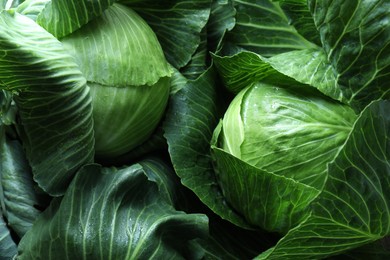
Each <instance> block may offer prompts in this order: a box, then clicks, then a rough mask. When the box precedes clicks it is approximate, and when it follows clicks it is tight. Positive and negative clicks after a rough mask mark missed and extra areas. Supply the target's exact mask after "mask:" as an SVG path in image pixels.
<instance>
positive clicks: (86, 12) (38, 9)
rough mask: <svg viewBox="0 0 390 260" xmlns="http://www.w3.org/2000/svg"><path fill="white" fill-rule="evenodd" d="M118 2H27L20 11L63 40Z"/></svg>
mask: <svg viewBox="0 0 390 260" xmlns="http://www.w3.org/2000/svg"><path fill="white" fill-rule="evenodd" d="M115 1H116V0H77V1H76V0H27V1H25V2H24V3H23V4H22V5H21V6H20V7H18V9H17V10H18V11H19V12H21V13H23V14H26V15H27V16H29V17H31V18H33V19H34V20H35V21H36V22H37V23H38V24H39V25H40V26H42V27H43V28H44V29H46V31H48V32H49V33H51V34H52V35H54V36H55V37H56V38H62V37H64V36H66V35H68V34H71V33H72V32H74V31H76V30H77V29H79V28H81V27H82V26H83V25H84V24H87V23H88V22H89V21H91V20H93V19H94V18H96V17H99V16H100V15H101V14H102V13H103V12H104V10H105V9H107V8H108V7H109V6H111V5H112V4H113V3H114V2H115Z"/></svg>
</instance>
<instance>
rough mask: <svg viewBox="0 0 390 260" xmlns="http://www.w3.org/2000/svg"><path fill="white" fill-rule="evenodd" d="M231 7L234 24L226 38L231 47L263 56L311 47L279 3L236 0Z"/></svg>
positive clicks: (311, 44)
mask: <svg viewBox="0 0 390 260" xmlns="http://www.w3.org/2000/svg"><path fill="white" fill-rule="evenodd" d="M234 7H235V9H236V11H237V13H236V23H235V26H234V28H233V30H231V31H230V32H229V33H228V34H227V38H226V42H227V43H229V44H231V45H233V46H237V47H240V48H243V49H244V50H248V51H253V52H255V53H258V54H260V55H262V56H265V57H270V56H273V55H276V54H279V53H283V52H287V51H291V50H301V49H306V48H310V47H313V46H314V44H313V43H311V42H309V41H308V40H306V39H305V38H304V37H303V36H302V35H300V34H299V33H298V31H297V30H296V29H295V28H294V26H293V25H291V24H290V21H289V18H288V17H287V15H286V14H285V13H284V11H283V10H282V8H281V7H280V6H279V3H278V2H274V1H270V0H266V1H255V2H253V1H247V0H235V1H234ZM226 48H227V49H229V48H231V47H229V46H228V45H227V46H226ZM231 54H235V53H230V55H231Z"/></svg>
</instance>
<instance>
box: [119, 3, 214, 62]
mask: <svg viewBox="0 0 390 260" xmlns="http://www.w3.org/2000/svg"><path fill="white" fill-rule="evenodd" d="M120 3H123V4H127V5H128V6H130V7H131V8H132V9H134V10H135V11H137V13H139V14H140V15H141V16H142V18H144V19H145V20H146V22H147V23H148V24H149V25H150V27H152V29H153V31H154V32H155V33H156V34H157V37H158V39H159V41H160V43H161V46H162V48H163V50H164V53H165V56H166V58H167V60H168V62H169V63H170V64H172V65H173V66H174V67H175V68H177V69H180V68H182V67H184V66H185V65H187V64H188V63H189V62H190V60H191V57H192V56H193V54H194V53H195V51H196V50H197V48H198V46H199V44H200V43H201V37H200V34H201V31H202V30H203V28H204V27H205V25H206V23H207V21H208V19H209V15H210V5H211V0H197V1H192V0H164V1H155V0H142V1H134V0H121V1H120Z"/></svg>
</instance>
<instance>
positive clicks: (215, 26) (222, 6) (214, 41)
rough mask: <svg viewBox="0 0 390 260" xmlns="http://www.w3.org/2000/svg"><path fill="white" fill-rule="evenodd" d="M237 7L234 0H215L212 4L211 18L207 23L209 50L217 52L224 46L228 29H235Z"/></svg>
mask: <svg viewBox="0 0 390 260" xmlns="http://www.w3.org/2000/svg"><path fill="white" fill-rule="evenodd" d="M235 15H236V9H234V5H233V1H232V0H214V1H213V3H212V5H211V14H210V19H209V21H208V23H207V34H208V42H209V50H210V51H212V52H217V51H218V50H220V48H221V47H222V43H223V38H224V36H225V33H226V32H227V31H230V30H232V29H233V27H234V25H235V22H236V19H235Z"/></svg>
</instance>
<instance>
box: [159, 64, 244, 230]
mask: <svg viewBox="0 0 390 260" xmlns="http://www.w3.org/2000/svg"><path fill="white" fill-rule="evenodd" d="M215 84H216V83H215V72H214V70H213V69H209V70H208V71H207V72H205V73H204V74H203V75H201V76H200V77H199V78H198V79H197V80H195V81H188V82H187V84H186V85H185V86H184V87H183V88H182V89H180V90H179V91H178V92H176V94H175V95H173V96H172V98H171V100H170V105H169V109H168V112H167V118H166V120H165V122H164V126H163V128H164V131H165V134H164V136H165V138H166V139H167V141H168V147H169V154H170V156H171V160H172V163H173V166H174V168H175V171H176V173H177V174H178V176H179V177H180V178H181V182H182V183H183V184H184V185H185V186H186V187H188V188H190V189H191V190H192V191H193V192H195V194H196V195H197V196H198V197H199V198H200V200H201V201H202V202H203V203H204V204H206V205H207V206H208V207H209V208H210V209H211V210H212V211H214V212H216V213H217V214H218V215H220V216H221V217H222V218H224V219H228V220H230V221H231V222H233V223H237V224H238V225H241V226H245V227H248V225H247V224H245V221H244V220H243V219H242V217H241V216H239V215H237V214H236V213H235V212H234V211H233V210H232V209H231V208H230V207H229V206H227V205H226V201H225V199H224V198H223V195H222V192H221V190H220V188H219V186H218V183H217V181H216V178H215V176H214V171H213V167H212V161H211V157H210V140H211V137H212V132H213V130H214V128H215V126H216V124H217V120H218V108H217V105H218V104H217V103H218V96H217V90H216V85H215Z"/></svg>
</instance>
